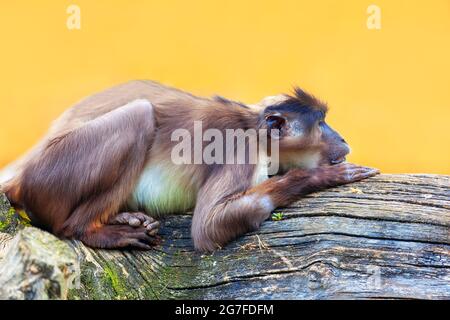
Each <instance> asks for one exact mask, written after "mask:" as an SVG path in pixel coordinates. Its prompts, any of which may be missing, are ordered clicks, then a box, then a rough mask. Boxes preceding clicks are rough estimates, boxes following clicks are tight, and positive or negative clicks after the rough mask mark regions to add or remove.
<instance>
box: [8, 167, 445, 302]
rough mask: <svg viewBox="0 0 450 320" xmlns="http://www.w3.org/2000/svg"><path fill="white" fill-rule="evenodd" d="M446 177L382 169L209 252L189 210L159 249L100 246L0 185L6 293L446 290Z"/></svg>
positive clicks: (441, 294) (384, 293) (153, 295)
mask: <svg viewBox="0 0 450 320" xmlns="http://www.w3.org/2000/svg"><path fill="white" fill-rule="evenodd" d="M449 187H450V177H449V176H438V175H381V176H377V177H375V178H371V179H369V180H366V181H363V182H359V183H355V184H352V185H347V186H343V187H339V188H333V189H329V190H327V191H324V192H320V193H315V194H312V195H309V196H307V197H305V198H303V199H301V200H300V201H298V202H297V203H296V204H294V205H293V206H291V207H288V208H282V209H279V210H276V211H275V212H276V213H281V220H280V221H274V220H270V221H267V222H265V223H264V224H263V226H262V227H261V229H260V230H258V231H257V232H254V233H250V234H247V235H245V236H243V237H241V238H240V239H237V240H236V241H234V242H232V243H231V244H229V245H228V246H227V247H225V248H224V249H222V250H219V251H216V252H214V253H212V254H200V253H197V252H194V249H193V246H192V241H191V238H190V224H191V219H190V216H189V215H188V214H186V215H180V216H173V217H169V218H167V219H166V220H165V221H164V222H163V228H162V229H161V231H160V235H161V237H162V239H163V240H162V243H161V244H160V245H158V246H156V247H155V248H154V249H153V250H151V251H146V252H145V251H113V250H110V251H107V250H92V249H90V248H87V247H85V246H84V245H83V244H81V243H80V242H78V241H61V240H58V239H56V238H55V237H54V236H52V235H50V234H48V233H46V232H44V231H41V230H38V229H36V228H33V227H29V226H27V221H26V218H24V217H23V214H22V216H21V215H19V214H18V213H17V212H15V211H14V210H12V209H10V207H9V204H8V202H7V201H6V198H5V197H4V196H2V197H0V231H2V232H3V233H0V298H3V299H14V298H15V299H47V298H51V299H65V298H69V299H167V298H175V299H180V298H186V299H355V298H356V299H361V298H363V299H365V298H394V299H404V298H424V299H450V188H449ZM278 217H280V215H279V216H278ZM12 236H14V238H13V239H12ZM11 239H12V240H11Z"/></svg>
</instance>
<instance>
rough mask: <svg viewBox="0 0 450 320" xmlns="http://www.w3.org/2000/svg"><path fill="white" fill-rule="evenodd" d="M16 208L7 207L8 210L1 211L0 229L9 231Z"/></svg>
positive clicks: (13, 220)
mask: <svg viewBox="0 0 450 320" xmlns="http://www.w3.org/2000/svg"><path fill="white" fill-rule="evenodd" d="M15 215H16V210H14V208H9V210H8V211H6V212H3V213H2V214H1V216H0V231H1V232H6V231H10V229H11V228H12V227H13V224H14V222H15V218H14V217H15Z"/></svg>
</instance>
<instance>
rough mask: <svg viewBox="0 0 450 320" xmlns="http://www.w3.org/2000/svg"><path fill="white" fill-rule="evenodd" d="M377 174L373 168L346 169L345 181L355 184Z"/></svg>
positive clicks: (357, 167) (356, 167)
mask: <svg viewBox="0 0 450 320" xmlns="http://www.w3.org/2000/svg"><path fill="white" fill-rule="evenodd" d="M379 173H380V171H379V170H378V169H375V168H369V167H362V166H354V167H352V168H349V169H347V180H348V181H349V182H356V181H360V180H364V179H367V178H370V177H373V176H375V175H377V174H379Z"/></svg>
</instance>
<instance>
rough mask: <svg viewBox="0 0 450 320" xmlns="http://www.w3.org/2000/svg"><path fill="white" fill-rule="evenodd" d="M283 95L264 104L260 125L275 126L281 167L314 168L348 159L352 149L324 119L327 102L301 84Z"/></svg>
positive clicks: (273, 133)
mask: <svg viewBox="0 0 450 320" xmlns="http://www.w3.org/2000/svg"><path fill="white" fill-rule="evenodd" d="M281 97H283V99H281V98H280V96H278V99H276V102H275V103H274V104H269V105H266V106H264V107H265V108H264V110H263V111H262V112H261V118H260V127H261V128H266V129H268V130H269V132H270V130H271V129H275V131H272V134H271V138H272V139H278V140H279V157H280V165H281V168H282V169H283V170H287V169H290V168H294V167H299V168H315V167H317V166H320V165H334V164H338V163H341V162H343V161H345V157H346V155H347V154H348V153H349V152H350V149H349V147H348V145H347V143H346V142H345V140H344V139H343V138H342V137H341V136H340V135H339V133H337V132H336V131H334V130H333V129H332V128H331V127H330V126H329V125H328V124H327V123H326V122H325V116H326V113H327V106H326V104H325V103H323V102H321V101H320V100H318V99H316V98H315V97H314V96H312V95H310V94H308V93H306V92H305V91H303V90H301V89H299V88H295V89H294V94H293V95H285V96H281ZM272 101H273V99H272Z"/></svg>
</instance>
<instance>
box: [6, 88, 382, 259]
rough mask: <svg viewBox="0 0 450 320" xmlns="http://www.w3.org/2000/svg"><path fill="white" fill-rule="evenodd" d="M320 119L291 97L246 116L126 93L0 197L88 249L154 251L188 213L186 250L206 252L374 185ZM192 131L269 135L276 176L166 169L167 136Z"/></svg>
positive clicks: (200, 100) (69, 129) (89, 101)
mask: <svg viewBox="0 0 450 320" xmlns="http://www.w3.org/2000/svg"><path fill="white" fill-rule="evenodd" d="M326 114H327V105H326V104H325V103H324V102H322V101H320V100H319V99H317V98H316V97H315V96H313V95H311V94H309V93H308V92H306V91H304V90H302V89H300V88H298V87H297V88H295V90H294V92H293V93H292V94H285V95H280V96H277V97H275V98H270V99H265V100H264V101H263V102H262V103H261V104H260V105H245V104H243V103H240V102H235V101H232V100H228V99H225V98H221V97H220V98H217V97H216V98H204V97H197V96H194V95H192V94H190V93H187V92H184V91H181V90H178V89H175V88H172V87H169V86H165V85H163V84H160V83H157V82H153V81H148V80H136V81H131V82H128V83H125V84H121V85H118V86H116V87H113V88H111V89H108V90H106V91H103V92H101V93H97V94H95V95H93V96H91V97H89V98H86V99H84V100H82V101H80V102H79V103H77V104H75V105H74V106H73V107H71V108H69V109H67V110H66V111H65V112H64V113H63V114H62V115H61V116H60V117H59V118H58V119H57V120H56V121H55V122H54V123H53V124H52V126H51V127H50V129H49V131H48V133H47V134H46V136H45V137H44V138H42V140H41V141H39V142H38V143H37V145H36V146H35V147H34V148H33V149H32V150H31V151H30V152H29V154H28V155H27V156H25V157H24V158H23V159H21V160H20V161H19V163H18V164H17V166H16V168H15V172H14V175H13V177H12V178H11V179H10V180H8V181H7V182H6V183H5V184H4V185H3V191H4V192H5V194H6V196H7V197H8V198H9V199H10V201H11V203H12V204H13V205H15V206H17V207H21V208H25V209H26V210H27V212H30V214H31V216H32V220H33V222H34V223H35V224H36V225H39V226H40V227H42V228H44V229H46V230H48V231H50V232H52V233H53V234H55V235H57V236H58V237H60V238H63V239H76V240H80V241H82V242H83V243H84V244H85V245H87V246H90V247H93V248H104V249H117V248H136V249H143V250H148V249H151V248H152V247H153V246H154V245H155V243H156V237H157V236H156V235H157V232H158V229H159V227H160V222H159V220H160V218H163V217H164V216H166V215H168V214H177V213H178V214H180V213H185V212H187V211H189V210H193V217H192V226H191V236H192V240H193V244H194V247H195V249H196V250H198V251H202V252H212V251H214V250H217V249H220V248H222V247H224V246H225V245H226V244H228V243H229V242H231V241H232V240H234V239H236V238H238V237H239V236H242V235H244V234H245V233H247V232H250V231H254V230H257V229H258V228H259V227H260V225H261V224H262V223H263V222H264V221H265V220H267V219H268V218H269V217H270V214H271V212H272V211H273V210H274V209H275V208H278V207H284V206H288V205H289V204H291V203H293V202H295V201H297V200H299V199H300V198H301V197H302V196H304V195H307V194H309V193H312V192H316V191H320V190H323V189H325V188H329V187H334V186H338V185H343V184H347V183H351V182H355V181H359V180H362V179H366V178H369V177H372V176H374V175H376V174H378V173H379V171H378V170H377V169H373V168H368V167H364V166H359V165H355V164H351V163H348V162H346V156H347V154H348V153H349V152H350V149H349V146H348V144H347V142H346V141H345V140H344V139H343V138H342V137H341V136H340V135H339V133H337V132H336V131H335V130H333V129H332V128H331V127H330V126H329V125H328V124H327V123H326V122H325V117H326ZM195 121H201V122H202V125H203V128H206V129H208V128H214V129H216V130H219V132H224V131H225V130H228V129H233V130H239V129H243V130H247V129H265V130H269V131H268V132H271V133H272V132H275V133H277V134H275V135H272V134H269V133H268V134H267V139H269V140H270V141H275V140H276V141H277V142H278V143H279V160H278V162H279V171H278V172H277V173H275V174H270V175H269V174H268V173H267V162H264V161H260V162H257V163H241V164H228V163H213V164H205V163H200V164H196V163H186V164H174V163H173V161H171V150H173V147H174V145H175V144H176V142H177V141H173V137H172V134H173V132H174V130H176V129H177V128H184V129H186V130H188V131H189V132H192V131H193V127H194V122H195ZM246 152H247V156H248V155H249V154H248V153H249V151H246ZM268 153H270V150H269V151H268Z"/></svg>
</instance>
